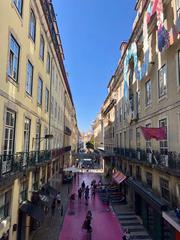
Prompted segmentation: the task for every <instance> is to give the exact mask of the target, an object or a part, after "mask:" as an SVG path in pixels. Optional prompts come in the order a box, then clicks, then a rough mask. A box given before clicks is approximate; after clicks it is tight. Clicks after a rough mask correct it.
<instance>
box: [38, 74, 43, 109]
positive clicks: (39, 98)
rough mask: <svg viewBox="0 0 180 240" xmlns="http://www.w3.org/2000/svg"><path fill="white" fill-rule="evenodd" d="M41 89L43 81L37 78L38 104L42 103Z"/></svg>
mask: <svg viewBox="0 0 180 240" xmlns="http://www.w3.org/2000/svg"><path fill="white" fill-rule="evenodd" d="M42 90H43V81H42V79H41V78H39V81H38V104H39V105H42Z"/></svg>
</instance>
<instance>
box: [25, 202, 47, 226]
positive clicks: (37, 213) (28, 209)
mask: <svg viewBox="0 0 180 240" xmlns="http://www.w3.org/2000/svg"><path fill="white" fill-rule="evenodd" d="M20 210H21V211H22V212H23V213H25V214H27V215H28V216H30V217H32V218H34V219H35V220H37V221H39V222H42V221H43V220H44V216H45V214H44V211H43V209H42V208H41V207H40V206H38V205H35V204H33V203H32V202H30V201H25V202H24V203H23V204H22V205H21V206H20Z"/></svg>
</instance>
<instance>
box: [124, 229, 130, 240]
mask: <svg viewBox="0 0 180 240" xmlns="http://www.w3.org/2000/svg"><path fill="white" fill-rule="evenodd" d="M130 239H131V234H130V232H129V230H128V229H126V230H125V231H124V234H123V240H130Z"/></svg>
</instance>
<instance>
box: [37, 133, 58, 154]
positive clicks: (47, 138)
mask: <svg viewBox="0 0 180 240" xmlns="http://www.w3.org/2000/svg"><path fill="white" fill-rule="evenodd" d="M53 137H54V136H53V135H52V134H46V135H45V136H44V137H40V138H33V143H34V140H39V142H38V151H40V143H41V142H42V141H43V140H45V139H46V140H51V139H53ZM33 145H34V144H33Z"/></svg>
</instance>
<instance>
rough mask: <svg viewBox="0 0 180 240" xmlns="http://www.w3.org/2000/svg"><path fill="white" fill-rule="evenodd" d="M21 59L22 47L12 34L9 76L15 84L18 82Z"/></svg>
mask: <svg viewBox="0 0 180 240" xmlns="http://www.w3.org/2000/svg"><path fill="white" fill-rule="evenodd" d="M19 59H20V45H19V44H18V42H17V41H16V39H15V38H14V36H13V35H12V34H10V41H9V59H8V76H9V77H10V78H11V79H13V81H15V82H18V73H19Z"/></svg>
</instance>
